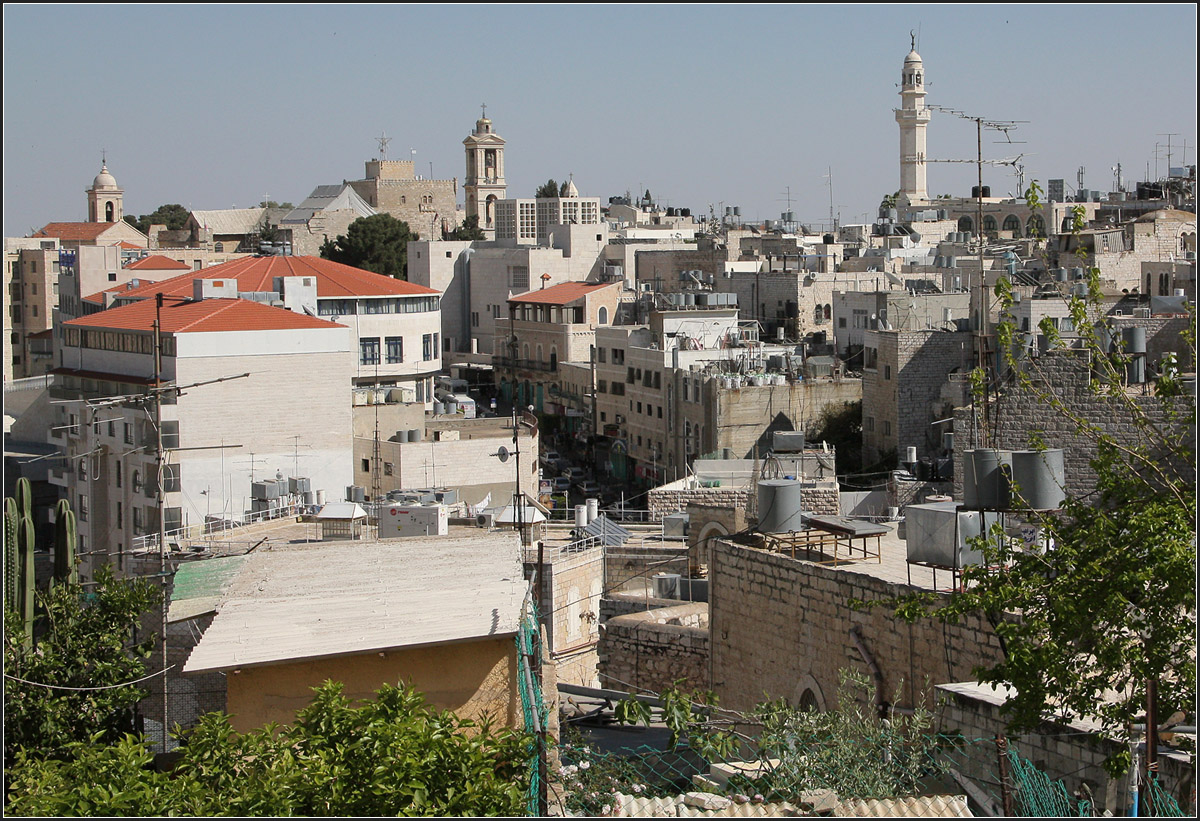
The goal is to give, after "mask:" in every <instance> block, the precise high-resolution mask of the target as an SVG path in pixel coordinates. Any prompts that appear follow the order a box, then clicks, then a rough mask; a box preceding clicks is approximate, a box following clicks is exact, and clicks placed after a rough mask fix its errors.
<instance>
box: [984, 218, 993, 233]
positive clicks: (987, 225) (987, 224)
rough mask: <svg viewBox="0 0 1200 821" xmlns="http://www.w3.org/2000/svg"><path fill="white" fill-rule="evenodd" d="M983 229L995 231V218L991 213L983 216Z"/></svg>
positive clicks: (986, 231)
mask: <svg viewBox="0 0 1200 821" xmlns="http://www.w3.org/2000/svg"><path fill="white" fill-rule="evenodd" d="M983 230H984V232H985V233H988V232H990V233H993V234H994V233H996V218H995V217H993V216H992V215H991V214H988V215H987V216H986V217H984V218H983Z"/></svg>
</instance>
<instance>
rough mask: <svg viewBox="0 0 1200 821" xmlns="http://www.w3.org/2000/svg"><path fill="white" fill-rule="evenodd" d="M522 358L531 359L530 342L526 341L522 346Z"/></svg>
mask: <svg viewBox="0 0 1200 821" xmlns="http://www.w3.org/2000/svg"><path fill="white" fill-rule="evenodd" d="M521 358H522V359H524V360H526V361H528V360H529V343H528V342H526V343H525V345H524V346H523V347H522V348H521Z"/></svg>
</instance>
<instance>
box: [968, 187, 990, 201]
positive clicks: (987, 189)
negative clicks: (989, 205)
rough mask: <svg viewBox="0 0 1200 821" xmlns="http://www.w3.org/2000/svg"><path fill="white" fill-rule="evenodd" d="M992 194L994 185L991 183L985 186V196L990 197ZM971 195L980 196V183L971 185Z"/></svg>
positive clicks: (976, 197)
mask: <svg viewBox="0 0 1200 821" xmlns="http://www.w3.org/2000/svg"><path fill="white" fill-rule="evenodd" d="M991 195H992V187H991V186H990V185H985V186H983V196H984V197H985V198H986V197H990V196H991ZM971 196H972V197H974V198H975V199H978V198H979V186H978V185H972V186H971Z"/></svg>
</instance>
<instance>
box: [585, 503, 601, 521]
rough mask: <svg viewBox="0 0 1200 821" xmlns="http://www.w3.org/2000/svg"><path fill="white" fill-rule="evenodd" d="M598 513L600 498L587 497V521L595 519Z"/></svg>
mask: <svg viewBox="0 0 1200 821" xmlns="http://www.w3.org/2000/svg"><path fill="white" fill-rule="evenodd" d="M599 515H600V500H599V499H588V500H587V523H588V524H591V523H592V522H594V521H596V517H597V516H599Z"/></svg>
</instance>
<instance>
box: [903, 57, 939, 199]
mask: <svg viewBox="0 0 1200 821" xmlns="http://www.w3.org/2000/svg"><path fill="white" fill-rule="evenodd" d="M930 117H931V113H930V111H929V109H927V108H926V107H925V66H924V63H922V62H921V55H920V54H917V44H916V37H915V36H914V37H913V40H912V50H911V51H909V53H908V56H907V57H905V58H904V68H903V69H901V72H900V108H897V109H896V122H897V123H899V125H900V194H901V195H902V196H905V197H907V198H908V201H909V202H916V201H926V200H928V199H929V191H928V190H927V188H926V185H925V126H927V125H928V124H929V120H930Z"/></svg>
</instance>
